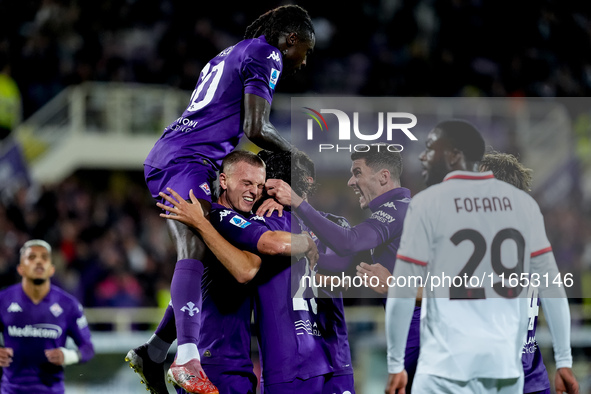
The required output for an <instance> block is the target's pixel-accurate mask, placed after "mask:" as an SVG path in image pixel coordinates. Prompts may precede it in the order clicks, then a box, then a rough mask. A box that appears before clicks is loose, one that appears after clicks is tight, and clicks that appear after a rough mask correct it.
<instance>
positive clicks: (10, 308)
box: [6, 302, 23, 312]
mask: <svg viewBox="0 0 591 394" xmlns="http://www.w3.org/2000/svg"><path fill="white" fill-rule="evenodd" d="M6 311H7V312H22V311H23V308H21V306H20V305H19V304H17V303H16V302H13V303H11V304H10V305H9V306H8V308H7V309H6Z"/></svg>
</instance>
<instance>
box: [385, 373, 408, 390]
mask: <svg viewBox="0 0 591 394" xmlns="http://www.w3.org/2000/svg"><path fill="white" fill-rule="evenodd" d="M406 383H408V374H407V373H406V370H405V369H403V370H402V372H399V373H391V374H389V375H388V382H387V383H386V391H385V393H386V394H406Z"/></svg>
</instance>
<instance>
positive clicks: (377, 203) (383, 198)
mask: <svg viewBox="0 0 591 394" xmlns="http://www.w3.org/2000/svg"><path fill="white" fill-rule="evenodd" d="M404 198H410V190H408V189H407V188H405V187H397V188H395V189H392V190H388V191H387V192H386V193H384V194H380V195H379V196H377V197H376V198H374V199H373V200H371V201H370V202H369V205H368V206H369V209H370V210H371V211H372V212H375V211H376V210H378V209H379V208H380V207H381V206H382V204H385V203H386V202H388V201H395V200H402V199H404Z"/></svg>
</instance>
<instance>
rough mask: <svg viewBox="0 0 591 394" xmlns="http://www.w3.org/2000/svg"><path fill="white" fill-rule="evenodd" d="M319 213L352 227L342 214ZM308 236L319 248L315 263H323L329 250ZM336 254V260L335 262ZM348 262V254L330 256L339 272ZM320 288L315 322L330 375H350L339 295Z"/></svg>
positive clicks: (349, 355) (332, 263) (340, 296)
mask: <svg viewBox="0 0 591 394" xmlns="http://www.w3.org/2000/svg"><path fill="white" fill-rule="evenodd" d="M320 214H322V215H323V216H324V217H326V218H328V219H329V220H331V221H332V222H334V223H337V224H339V225H340V226H342V227H351V226H350V225H349V222H348V221H347V219H345V218H344V217H341V216H335V215H332V214H330V213H325V212H320ZM301 227H302V230H304V231H309V229H308V227H307V226H305V225H304V224H303V223H302V225H301ZM311 235H312V239H313V240H314V242H315V243H316V246H317V247H318V254H319V255H320V258H319V259H318V265H319V266H321V265H322V264H323V263H324V261H323V260H324V256H327V254H328V252H330V249H328V248H327V247H326V245H324V244H323V243H322V242H321V241H320V240H319V239H318V237H316V236H315V235H314V234H313V233H312V234H311ZM337 257H338V261H335V260H337ZM351 261H352V257H351V256H345V257H340V256H334V255H333V256H332V258H331V265H332V266H333V267H335V268H336V266H337V265H340V268H341V271H344V270H345V269H346V268H348V266H349V265H350V264H351ZM319 291H320V292H322V295H321V296H320V297H318V298H317V299H316V302H317V304H318V321H319V323H320V325H321V329H322V332H323V340H324V342H325V344H326V348H327V350H328V354H329V357H330V363H331V365H332V367H333V370H334V374H333V376H340V375H348V374H353V364H352V363H351V349H350V347H349V338H348V333H347V322H346V321H345V307H344V305H343V298H342V294H341V293H338V294H331V293H330V292H329V291H327V290H326V289H325V288H320V289H319Z"/></svg>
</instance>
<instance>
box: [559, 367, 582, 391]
mask: <svg viewBox="0 0 591 394" xmlns="http://www.w3.org/2000/svg"><path fill="white" fill-rule="evenodd" d="M554 388H555V389H556V393H558V394H562V393H568V394H579V383H578V382H577V379H576V378H575V375H574V374H573V371H572V369H570V368H558V369H557V370H556V375H555V376H554Z"/></svg>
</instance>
